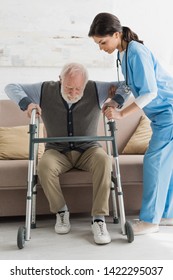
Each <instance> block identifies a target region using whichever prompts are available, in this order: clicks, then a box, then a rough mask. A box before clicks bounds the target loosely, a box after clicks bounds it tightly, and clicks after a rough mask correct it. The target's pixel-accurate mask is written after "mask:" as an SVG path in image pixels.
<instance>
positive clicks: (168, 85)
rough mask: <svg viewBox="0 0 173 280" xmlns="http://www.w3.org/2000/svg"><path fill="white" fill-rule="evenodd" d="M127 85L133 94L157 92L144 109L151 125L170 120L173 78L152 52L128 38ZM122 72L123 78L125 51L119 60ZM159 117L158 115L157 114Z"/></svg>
mask: <svg viewBox="0 0 173 280" xmlns="http://www.w3.org/2000/svg"><path fill="white" fill-rule="evenodd" d="M127 71H128V72H127V76H128V86H129V87H130V88H131V91H132V93H133V95H134V97H138V96H141V95H144V94H146V93H150V92H157V97H156V98H154V99H153V100H152V101H151V102H150V103H149V104H147V105H146V106H145V107H144V108H143V110H144V112H145V114H146V115H147V116H148V118H149V119H150V120H151V121H152V122H153V125H154V124H155V125H159V126H160V125H161V126H164V125H168V124H171V123H173V77H171V76H170V75H169V74H168V73H167V72H166V71H165V70H164V69H163V68H162V66H161V65H160V64H159V62H158V61H157V59H156V58H155V57H154V56H153V54H152V53H151V51H150V50H149V49H148V48H147V47H146V46H144V45H143V44H141V43H138V42H136V41H131V42H130V43H129V45H128V50H127ZM122 73H123V75H124V77H125V78H126V52H125V54H124V56H123V60H122ZM160 114H161V115H162V114H164V115H165V116H163V115H162V117H161V118H160V117H158V115H160Z"/></svg>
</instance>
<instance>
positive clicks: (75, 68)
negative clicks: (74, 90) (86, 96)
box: [60, 62, 88, 87]
mask: <svg viewBox="0 0 173 280" xmlns="http://www.w3.org/2000/svg"><path fill="white" fill-rule="evenodd" d="M77 73H80V74H82V76H83V78H84V87H85V86H86V83H87V82H88V71H87V69H86V68H85V67H84V65H82V64H80V63H75V62H72V63H67V64H65V65H64V66H63V68H62V70H61V73H60V77H61V79H62V80H63V79H64V77H65V76H66V75H76V74H77Z"/></svg>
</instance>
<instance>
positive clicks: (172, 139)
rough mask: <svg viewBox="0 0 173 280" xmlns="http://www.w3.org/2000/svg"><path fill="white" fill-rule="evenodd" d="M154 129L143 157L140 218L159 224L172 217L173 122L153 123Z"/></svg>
mask: <svg viewBox="0 0 173 280" xmlns="http://www.w3.org/2000/svg"><path fill="white" fill-rule="evenodd" d="M162 117H163V118H164V117H165V116H163V115H162ZM152 128H153V135H152V137H151V140H150V143H149V147H148V150H147V151H146V154H145V156H144V164H143V198H142V207H141V211H140V217H139V218H140V220H143V221H145V222H149V223H154V224H159V223H160V220H161V218H173V122H172V123H170V125H168V126H166V127H165V126H164V127H163V126H162V127H161V126H160V127H158V126H155V125H153V127H152Z"/></svg>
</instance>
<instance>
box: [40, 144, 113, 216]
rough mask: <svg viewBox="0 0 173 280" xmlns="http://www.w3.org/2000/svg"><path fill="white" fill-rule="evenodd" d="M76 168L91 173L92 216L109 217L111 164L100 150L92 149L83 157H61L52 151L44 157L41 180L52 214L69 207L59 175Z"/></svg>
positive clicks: (76, 152)
mask: <svg viewBox="0 0 173 280" xmlns="http://www.w3.org/2000/svg"><path fill="white" fill-rule="evenodd" d="M73 167H76V168H78V169H81V170H85V171H89V172H91V174H92V182H93V205H92V211H91V215H92V216H97V215H109V195H110V188H111V170H112V161H111V157H110V156H108V155H107V153H106V152H105V151H104V150H103V148H101V147H92V148H89V149H88V150H86V151H85V152H84V153H80V152H78V151H70V152H67V153H66V154H62V153H60V152H58V151H56V150H53V149H51V150H47V151H46V152H45V153H44V155H43V156H42V158H41V159H40V161H39V164H38V176H39V180H40V183H41V185H42V187H43V190H44V192H45V195H46V197H47V199H48V201H49V205H50V210H51V212H53V213H57V212H58V211H59V209H61V208H62V207H63V206H64V205H65V204H66V202H65V199H64V196H63V193H62V190H61V186H60V182H59V175H60V174H62V173H65V172H67V171H69V170H70V169H72V168H73ZM76 203H77V198H76Z"/></svg>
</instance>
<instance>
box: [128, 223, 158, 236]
mask: <svg viewBox="0 0 173 280" xmlns="http://www.w3.org/2000/svg"><path fill="white" fill-rule="evenodd" d="M132 228H133V233H134V235H142V234H148V233H154V232H158V231H159V226H158V225H157V224H152V223H147V222H144V221H136V222H135V223H134V224H132Z"/></svg>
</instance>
